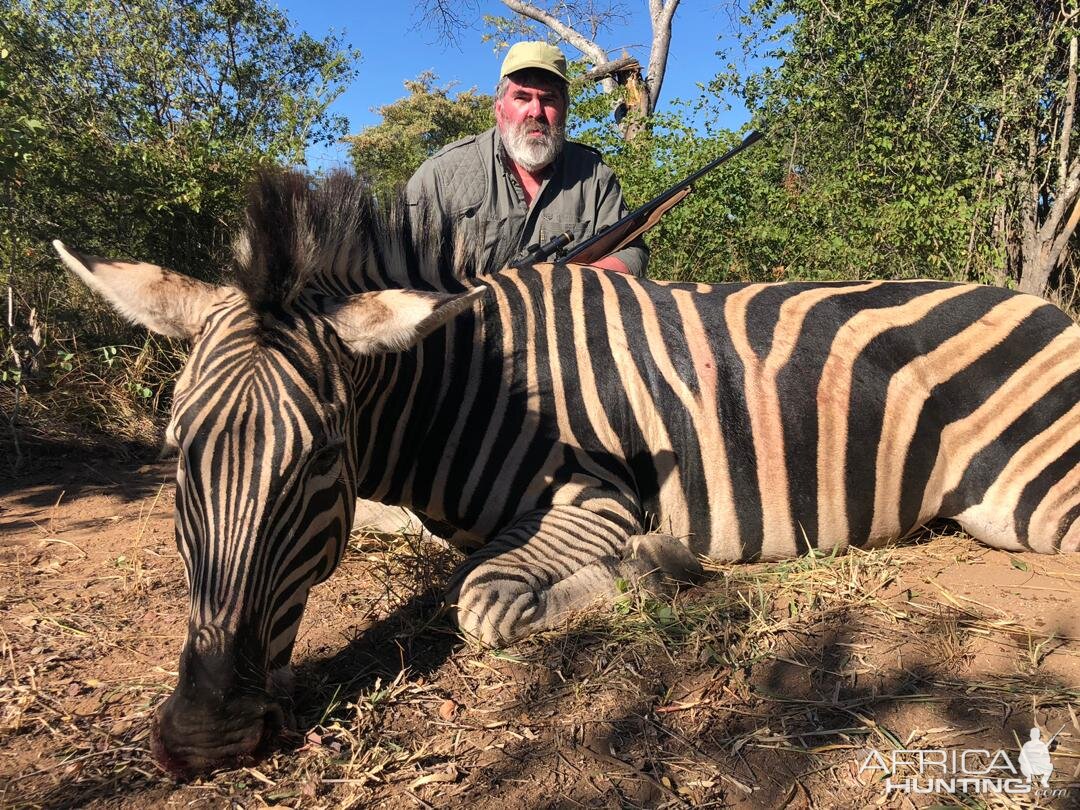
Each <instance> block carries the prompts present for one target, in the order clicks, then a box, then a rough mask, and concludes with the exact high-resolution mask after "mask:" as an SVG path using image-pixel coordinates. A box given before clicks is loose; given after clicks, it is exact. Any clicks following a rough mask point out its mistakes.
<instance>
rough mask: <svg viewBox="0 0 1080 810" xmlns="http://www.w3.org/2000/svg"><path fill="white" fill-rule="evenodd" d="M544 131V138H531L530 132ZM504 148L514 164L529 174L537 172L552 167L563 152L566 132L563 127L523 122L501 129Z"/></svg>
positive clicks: (500, 133)
mask: <svg viewBox="0 0 1080 810" xmlns="http://www.w3.org/2000/svg"><path fill="white" fill-rule="evenodd" d="M538 127H539V128H541V129H542V130H543V133H544V134H543V136H542V137H539V138H533V137H530V135H529V132H530V130H535V129H537V128H538ZM499 136H500V137H501V138H502V142H503V148H504V149H506V154H507V155H508V156H509V157H510V159H511V160H512V161H514V163H516V164H517V165H518V166H520V167H521V168H523V169H524V170H525V171H527V172H537V171H540V169H543V168H544V167H545V166H548V165H550V164H551V163H552V162H553V161H554V160H555V158H557V157H558V156H559V152H561V151H562V148H563V143H564V142H565V140H566V130H565V129H564V128H563V127H562V126H553V127H548V126H544V125H542V124H537V123H536V122H535V121H523V122H521V123H520V124H516V125H515V124H511V125H509V126H508V127H506V128H503V127H499Z"/></svg>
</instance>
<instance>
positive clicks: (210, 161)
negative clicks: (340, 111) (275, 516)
mask: <svg viewBox="0 0 1080 810" xmlns="http://www.w3.org/2000/svg"><path fill="white" fill-rule="evenodd" d="M356 56H357V54H356V52H355V51H353V50H352V49H350V48H348V47H346V46H344V45H343V43H342V42H341V40H340V39H339V38H338V37H336V36H327V37H324V38H321V39H316V38H313V37H311V36H309V35H308V34H305V33H300V32H297V31H296V30H294V28H293V25H292V23H291V22H290V21H289V19H288V18H287V17H286V16H285V15H284V14H282V13H281V12H280V11H278V10H277V9H276V8H275V7H274V6H273V5H272V4H270V3H269V2H267V0H9V2H6V3H3V4H0V283H6V285H7V287H8V293H9V295H10V296H11V300H13V302H14V304H15V307H14V315H15V318H14V320H15V323H14V325H13V328H10V327H9V326H8V324H7V322H6V319H5V323H4V324H3V325H2V326H0V339H2V340H0V343H2V345H0V349H2V352H3V360H0V379H2V380H3V381H4V383H5V385H3V386H0V397H4V398H5V404H4V407H0V411H4V412H5V413H6V414H7V413H11V412H13V411H17V409H18V405H17V403H18V402H19V399H18V392H19V390H20V388H19V386H20V385H22V386H25V385H26V384H27V382H28V380H29V379H30V378H33V382H34V385H36V386H38V388H39V389H40V390H39V391H38V394H39V395H40V396H37V397H36V400H37V401H38V402H39V403H40V402H42V401H43V400H42V399H41V397H45V396H54V397H55V398H54V399H52V400H50V401H49V403H48V404H47V405H45V406H43V408H42V410H41V413H43V414H47V415H48V416H47V417H43V418H49V417H51V418H55V419H57V420H59V421H58V424H61V425H63V424H64V415H65V414H70V413H72V412H73V411H74V410H76V409H78V408H79V406H80V404H81V405H83V406H89V407H87V408H85V409H84V410H83V411H82V414H93V416H89V415H88V416H87V418H88V419H98V420H100V419H105V420H108V419H111V418H112V414H113V413H116V412H118V411H119V409H120V408H124V407H128V406H129V405H130V403H121V402H119V401H115V400H114V401H112V402H110V403H109V407H107V408H102V407H101V406H100V404H99V403H100V402H101V400H102V399H107V396H106V397H101V395H96V396H97V398H96V399H95V398H94V396H95V395H87V398H86V399H85V400H84V399H82V397H83V396H84V394H85V393H86V392H87V391H89V390H90V389H92V388H94V387H95V386H97V387H100V386H101V385H102V384H104V381H105V379H106V377H108V376H109V375H116V374H117V373H122V372H126V371H130V368H128V367H126V366H125V364H124V362H122V355H119V356H118V355H117V354H115V352H116V348H115V344H126V343H130V342H131V341H132V339H133V333H132V332H131V331H130V329H129V328H128V327H127V326H126V325H125V324H123V323H122V322H120V321H119V320H118V319H116V318H115V317H113V316H112V315H111V314H104V313H102V314H100V315H99V316H98V317H91V316H88V315H87V313H88V312H92V311H93V308H94V307H95V306H97V302H95V301H94V300H93V299H92V298H91V297H89V296H86V295H85V293H84V292H83V291H82V290H81V285H75V286H76V288H78V289H73V288H71V287H69V280H68V278H67V276H66V274H65V273H63V271H62V270H61V269H60V268H59V265H58V263H57V261H56V257H55V255H54V254H53V252H52V249H51V248H50V247H49V242H50V241H51V240H52V239H55V238H58V237H59V238H63V239H64V240H65V241H69V242H70V243H71V244H73V245H77V246H78V247H79V248H81V249H83V250H88V251H91V252H95V253H105V254H112V255H134V256H138V257H139V258H142V259H147V260H151V261H156V262H159V263H162V264H167V265H171V266H177V267H179V268H181V269H184V270H186V271H188V272H190V273H194V274H195V275H200V276H203V277H210V276H214V275H216V274H218V273H219V271H220V269H221V268H222V267H223V266H224V264H225V261H226V257H227V254H228V242H229V236H230V232H231V231H232V229H233V226H234V225H235V224H236V221H237V219H238V217H239V215H240V213H241V209H242V203H243V189H244V187H245V186H246V184H247V181H248V179H249V178H250V176H251V174H252V172H253V170H254V169H255V167H257V166H258V165H260V164H262V163H267V162H301V161H303V157H304V150H305V148H306V146H307V145H308V144H310V143H313V142H327V141H332V140H335V139H337V138H338V137H339V136H340V135H342V134H344V130H345V122H344V120H342V119H339V118H337V117H335V116H333V115H331V114H330V113H329V112H328V106H329V104H330V103H331V101H333V99H334V98H335V96H336V95H337V94H338V92H340V90H341V88H342V87H343V86H344V84H345V83H346V82H348V81H349V80H350V79H351V78H352V76H353V75H354V73H355V68H354V66H353V63H354V60H355V58H356ZM99 313H101V310H99ZM76 324H77V328H78V332H79V336H80V341H79V344H78V345H79V346H82V347H83V348H84V349H89V348H92V347H95V346H97V347H101V348H111V349H112V352H111V353H110V352H103V353H102V354H101V358H104V360H103V362H102V363H100V364H99V365H97V366H95V367H94V371H93V372H90V371H87V372H86V375H84V376H83V377H82V378H81V379H82V381H83V385H82V386H81V387H80V386H79V384H78V383H75V384H74V385H72V384H71V383H72V375H73V374H74V373H75V372H77V370H78V364H79V362H80V359H79V357H75V356H74V352H75V344H74V343H73V342H68V343H64V340H65V339H66V337H65V336H66V335H67V334H68V329H69V327H70V328H75V326H76ZM103 344H105V345H104V346H103ZM135 353H139V352H138V351H136V352H135ZM152 355H153V352H150V353H149V354H147V353H142V354H140V357H142V358H143V360H145V361H146V365H144V368H145V367H147V366H150V367H153V368H155V369H158V370H157V371H155V372H154V375H155V376H154V379H153V381H152V382H146V381H140V382H139V383H138V384H137V385H136V384H135V383H132V385H131V390H132V391H136V392H138V393H137V394H135V396H137V397H147V396H151V395H153V393H154V391H160V390H161V389H162V388H164V385H163V384H162V383H163V381H165V380H166V379H167V377H168V368H170V367H171V364H164V366H165V367H164V368H162V365H163V364H160V363H158V362H157V361H158V360H159V359H160V357H161V356H162V355H160V354H159V355H153V356H152ZM147 357H150V359H149V360H146V358H147ZM73 369H74V370H75V371H73ZM53 372H55V373H53ZM159 372H160V373H159ZM92 374H93V375H96V376H94V377H93V380H94V381H95V382H93V383H90V382H88V381H89V380H90V379H91V375H92ZM12 380H15V381H16V383H15V386H14V389H12V388H11V387H10V386H9V385H8V383H10V382H11V381H12ZM58 380H65V383H64V385H65V386H66V391H65V392H64V393H60V392H59V391H57V390H56V389H55V388H54V387H52V386H53V383H56V382H57V381H58ZM159 384H162V385H159ZM151 388H153V389H154V391H151V390H150V389H151ZM13 390H14V394H12V391H13ZM9 395H13V396H14V402H15V403H16V405H15V406H14V407H13V408H12V409H11V410H9V409H8V407H7V403H8V401H9V400H7V399H6V397H8V396H9ZM128 410H129V411H130V408H129V407H128ZM103 411H104V412H105V413H102V412H103ZM78 421H80V419H70V420H69V422H72V423H76V422H78ZM114 424H115V423H114ZM65 426H68V425H65ZM110 432H112V428H111V427H110Z"/></svg>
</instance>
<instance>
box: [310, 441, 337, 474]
mask: <svg viewBox="0 0 1080 810" xmlns="http://www.w3.org/2000/svg"><path fill="white" fill-rule="evenodd" d="M343 444H344V442H341V441H332V442H330V443H329V444H326V445H324V446H322V447H320V448H318V449H317V450H316V451H315V454H314V455H313V456H312V457H311V461H310V462H308V471H309V472H310V473H311V474H312V475H314V476H322V475H326V474H327V473H329V472H330V470H332V469H333V467H334V465H335V464H336V463H337V462H338V461H339V460H340V459H341V448H342V445H343Z"/></svg>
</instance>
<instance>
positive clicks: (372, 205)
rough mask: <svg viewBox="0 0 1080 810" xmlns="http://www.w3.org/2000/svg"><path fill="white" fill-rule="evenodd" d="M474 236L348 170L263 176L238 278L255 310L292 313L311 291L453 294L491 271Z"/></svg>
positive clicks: (239, 250) (239, 255)
mask: <svg viewBox="0 0 1080 810" xmlns="http://www.w3.org/2000/svg"><path fill="white" fill-rule="evenodd" d="M474 234H475V231H472V230H467V229H465V228H462V227H457V228H455V227H454V226H453V223H451V222H450V220H448V219H447V218H445V217H441V216H439V215H438V214H437V213H436V212H435V210H434V208H433V207H432V206H429V205H426V204H424V203H423V202H421V203H420V204H418V205H409V204H408V203H406V201H405V198H404V194H403V192H400V191H399V192H398V194H397V195H396V196H395V197H393V198H392V199H391V200H389V201H387V200H383V199H380V198H378V197H377V196H376V195H375V193H374V192H373V191H372V190H371V188H370V186H369V185H368V184H367V183H365V182H364V181H363V180H362V179H361V178H359V177H357V176H356V175H354V174H352V173H350V172H346V171H341V170H337V171H334V172H331V173H330V174H329V175H327V176H326V177H325V178H322V179H315V178H313V177H311V176H310V175H308V174H305V173H303V172H299V171H294V170H281V169H265V170H263V171H260V172H259V174H258V175H257V177H256V178H255V180H254V182H253V183H252V184H251V186H250V188H249V191H248V204H247V209H246V213H245V221H244V225H243V227H242V228H241V230H240V233H239V234H238V235H237V237H236V239H235V241H234V243H233V269H234V273H233V275H234V280H235V284H236V286H238V287H239V288H240V290H241V291H242V292H243V293H244V295H245V296H247V299H248V301H249V302H250V304H251V306H252V307H253V308H254V309H255V310H256V311H259V312H266V311H273V310H280V309H281V308H283V307H287V306H288V305H290V304H292V303H293V302H294V301H296V299H297V298H298V297H299V296H300V294H301V293H303V292H305V291H310V292H315V293H322V294H326V295H335V296H345V295H352V294H355V293H360V292H367V291H370V290H380V289H388V288H397V289H400V288H408V289H420V290H438V291H455V290H460V289H462V287H463V285H462V279H464V278H468V277H472V276H475V275H478V274H481V273H483V272H485V271H486V270H487V269H488V268H482V267H480V263H479V256H480V249H481V248H482V244H483V242H482V240H481V239H476V238H472V236H473V235H474ZM491 269H492V270H493V269H497V268H491Z"/></svg>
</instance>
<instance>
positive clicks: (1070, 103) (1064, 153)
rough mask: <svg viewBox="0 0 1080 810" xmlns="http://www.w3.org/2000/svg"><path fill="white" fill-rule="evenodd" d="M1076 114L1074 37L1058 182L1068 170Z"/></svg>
mask: <svg viewBox="0 0 1080 810" xmlns="http://www.w3.org/2000/svg"><path fill="white" fill-rule="evenodd" d="M1075 114H1076V37H1075V36H1073V37H1070V38H1069V79H1068V83H1067V85H1066V88H1065V112H1064V114H1063V115H1062V121H1061V143H1060V144H1058V182H1059V183H1060V182H1062V178H1064V177H1065V176H1066V175H1067V174H1068V171H1069V141H1070V136H1071V135H1072V127H1073V117H1074V115H1075Z"/></svg>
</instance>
